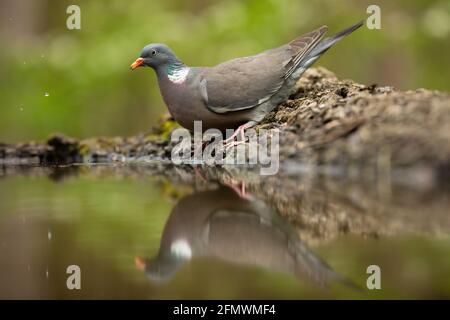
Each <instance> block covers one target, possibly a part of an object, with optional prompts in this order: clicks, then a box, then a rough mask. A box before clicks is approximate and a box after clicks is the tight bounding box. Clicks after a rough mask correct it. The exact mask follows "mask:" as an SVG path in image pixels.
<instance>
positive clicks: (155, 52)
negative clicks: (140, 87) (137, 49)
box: [131, 43, 180, 70]
mask: <svg viewBox="0 0 450 320" xmlns="http://www.w3.org/2000/svg"><path fill="white" fill-rule="evenodd" d="M177 62H178V63H179V62H180V60H179V59H178V58H177V56H176V55H175V53H173V51H172V50H171V49H170V48H169V47H168V46H166V45H165V44H161V43H152V44H149V45H147V46H145V47H144V49H142V52H141V55H140V57H139V58H137V59H136V61H135V62H133V63H132V64H131V69H133V70H134V69H136V68H139V67H145V66H147V67H151V68H153V69H157V68H158V67H160V66H165V65H168V64H172V63H177Z"/></svg>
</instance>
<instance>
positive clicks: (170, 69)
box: [166, 62, 186, 76]
mask: <svg viewBox="0 0 450 320" xmlns="http://www.w3.org/2000/svg"><path fill="white" fill-rule="evenodd" d="M185 67H186V66H185V65H184V64H183V63H182V62H173V63H171V64H169V65H167V67H166V73H167V75H169V76H173V75H176V74H177V73H179V72H180V71H181V70H182V69H184V68H185Z"/></svg>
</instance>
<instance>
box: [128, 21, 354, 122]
mask: <svg viewBox="0 0 450 320" xmlns="http://www.w3.org/2000/svg"><path fill="white" fill-rule="evenodd" d="M362 24H363V23H362V22H359V23H357V24H355V25H353V26H351V27H350V28H347V29H345V30H343V31H341V32H339V33H338V34H336V35H335V36H333V37H330V38H326V39H322V38H323V35H324V34H325V33H326V32H327V30H328V28H327V27H326V26H322V27H320V28H318V29H316V30H314V31H311V32H309V33H307V34H305V35H303V36H300V37H298V38H296V39H295V40H293V41H291V42H290V43H288V44H285V45H282V46H280V47H277V48H274V49H270V50H267V51H264V52H262V53H260V54H257V55H254V56H249V57H243V58H236V59H232V60H229V61H226V62H223V63H221V64H218V65H216V66H214V67H188V66H186V65H185V64H184V63H182V62H181V60H180V59H178V58H177V57H176V55H175V54H174V53H173V52H172V50H171V49H170V48H168V47H167V46H166V45H163V44H150V45H148V46H146V47H145V48H144V49H143V51H142V53H141V57H140V58H139V59H138V60H136V62H135V63H134V64H133V65H132V68H133V69H134V68H136V67H138V66H150V67H152V68H153V69H154V70H155V71H156V73H157V77H158V82H159V86H160V91H161V94H162V96H163V99H164V101H165V103H166V104H167V106H168V109H169V112H170V113H171V115H172V116H173V117H174V119H175V120H176V121H177V122H179V123H180V124H181V125H182V126H183V127H185V128H188V129H193V122H194V121H195V120H201V121H202V125H203V129H205V130H206V129H208V128H218V129H220V130H224V129H228V128H232V129H235V128H237V127H238V126H241V125H242V124H246V123H248V124H250V123H251V124H252V125H253V124H255V123H258V122H259V121H261V120H262V119H263V118H264V116H265V115H266V114H267V113H268V112H270V111H271V110H273V109H274V108H275V107H276V106H277V105H279V104H280V103H282V102H284V101H285V100H286V99H287V98H288V96H289V95H290V94H291V91H292V89H293V87H294V86H295V84H296V82H297V81H298V79H299V78H300V77H301V75H302V74H303V72H304V71H305V70H306V69H307V68H309V67H310V66H311V65H312V64H313V63H314V62H315V61H316V60H317V59H318V58H319V57H320V56H321V55H322V54H323V53H324V52H326V51H327V50H328V49H329V48H330V47H331V46H333V45H334V44H335V43H336V42H338V41H339V40H341V39H342V38H343V37H345V36H346V35H348V34H349V33H351V32H353V31H354V30H356V29H357V28H359V27H361V26H362Z"/></svg>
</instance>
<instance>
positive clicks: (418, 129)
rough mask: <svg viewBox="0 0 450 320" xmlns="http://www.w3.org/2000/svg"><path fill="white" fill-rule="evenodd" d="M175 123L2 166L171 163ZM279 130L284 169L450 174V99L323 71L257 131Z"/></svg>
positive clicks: (28, 155)
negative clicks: (351, 79) (345, 77)
mask: <svg viewBox="0 0 450 320" xmlns="http://www.w3.org/2000/svg"><path fill="white" fill-rule="evenodd" d="M176 127H177V124H176V123H174V122H173V121H172V120H170V119H169V118H167V117H166V118H165V119H164V120H162V121H161V123H160V125H159V126H156V127H155V128H153V129H152V130H151V131H150V132H147V133H142V134H139V135H136V136H134V137H128V138H123V137H116V138H92V139H86V140H76V139H72V138H68V137H65V136H63V135H54V136H52V137H51V138H50V139H49V140H48V141H46V142H42V143H40V142H34V143H25V144H19V145H10V144H0V159H1V160H0V161H1V163H3V164H18V163H19V164H20V163H28V164H29V163H35V164H48V163H58V164H69V163H74V162H85V163H88V162H91V163H92V162H129V161H133V162H136V161H137V162H148V161H154V160H168V159H169V157H170V154H171V150H172V147H173V144H171V143H170V142H169V137H170V132H171V131H172V130H173V128H176ZM261 128H277V129H279V131H280V160H281V162H282V170H285V171H288V172H291V173H293V172H297V171H314V170H316V171H324V172H333V173H334V174H339V175H346V176H354V177H355V178H361V177H362V178H364V179H367V180H371V179H372V180H373V179H374V177H376V178H377V179H384V180H391V179H399V180H405V179H406V180H408V181H406V183H408V184H417V183H432V184H433V183H436V182H438V183H440V182H446V181H448V178H449V177H450V173H449V172H450V94H449V93H443V92H437V91H429V90H424V89H418V90H414V91H407V92H401V91H396V90H394V89H393V88H391V87H379V86H377V85H370V86H366V85H362V84H358V83H355V82H353V81H350V80H341V79H338V78H337V77H336V76H335V75H334V74H333V73H331V72H330V71H328V70H326V69H324V68H317V69H311V70H308V71H307V72H306V73H305V75H304V77H303V78H302V79H301V80H300V81H299V83H298V90H297V91H296V93H295V94H294V95H292V96H291V97H290V99H289V100H288V101H287V102H285V103H284V104H282V105H280V106H279V107H278V108H277V109H276V110H274V111H273V112H271V113H270V114H269V115H267V117H266V118H265V119H264V121H263V122H262V123H261V124H259V125H258V126H257V127H256V129H261Z"/></svg>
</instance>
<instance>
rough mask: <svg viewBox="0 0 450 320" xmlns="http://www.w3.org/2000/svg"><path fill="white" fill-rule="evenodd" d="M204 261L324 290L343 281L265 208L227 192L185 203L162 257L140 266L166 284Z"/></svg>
mask: <svg viewBox="0 0 450 320" xmlns="http://www.w3.org/2000/svg"><path fill="white" fill-rule="evenodd" d="M199 256H208V257H216V258H219V259H222V260H226V261H228V262H232V263H236V264H241V265H254V266H259V267H263V268H266V269H269V270H273V271H280V272H285V273H289V274H294V275H295V276H297V277H299V278H306V279H309V280H311V281H312V282H314V283H316V284H319V285H321V286H323V285H325V284H326V283H328V282H329V281H330V280H338V281H341V280H343V279H342V278H341V277H340V276H339V275H338V274H336V273H335V272H334V271H333V270H331V269H330V268H329V267H328V266H327V265H326V264H325V263H324V262H322V261H321V260H320V259H319V258H318V257H316V256H315V255H314V254H313V253H312V252H311V251H310V250H309V249H308V248H307V247H306V246H305V245H304V244H303V243H302V242H301V241H300V240H299V238H298V236H297V233H296V230H295V229H294V228H293V227H292V226H291V225H290V224H289V223H288V222H287V221H286V220H285V219H284V218H282V217H281V216H279V215H278V214H277V213H275V212H274V211H273V210H271V209H270V208H269V207H268V206H267V205H266V204H264V202H262V201H260V200H254V199H253V200H251V199H249V198H242V197H240V196H239V195H237V194H236V193H235V192H234V191H232V190H231V189H229V188H226V187H223V186H222V187H220V188H219V189H217V190H213V191H202V192H198V193H194V194H192V195H189V196H186V197H184V198H183V199H181V200H180V201H179V202H178V204H177V205H176V206H175V207H174V209H173V210H172V213H171V215H170V217H169V220H168V221H167V223H166V226H165V228H164V232H163V236H162V239H161V245H160V250H159V253H158V255H157V256H156V257H155V258H153V259H151V260H149V261H146V260H143V259H139V258H138V259H137V264H138V265H140V267H141V268H144V269H145V271H146V273H147V275H148V277H149V278H150V279H152V280H155V281H164V280H168V279H169V278H170V277H171V276H172V275H173V274H174V273H175V271H176V270H177V269H178V268H179V267H180V266H181V265H182V264H183V263H184V262H186V261H188V260H190V259H191V258H195V257H199Z"/></svg>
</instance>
